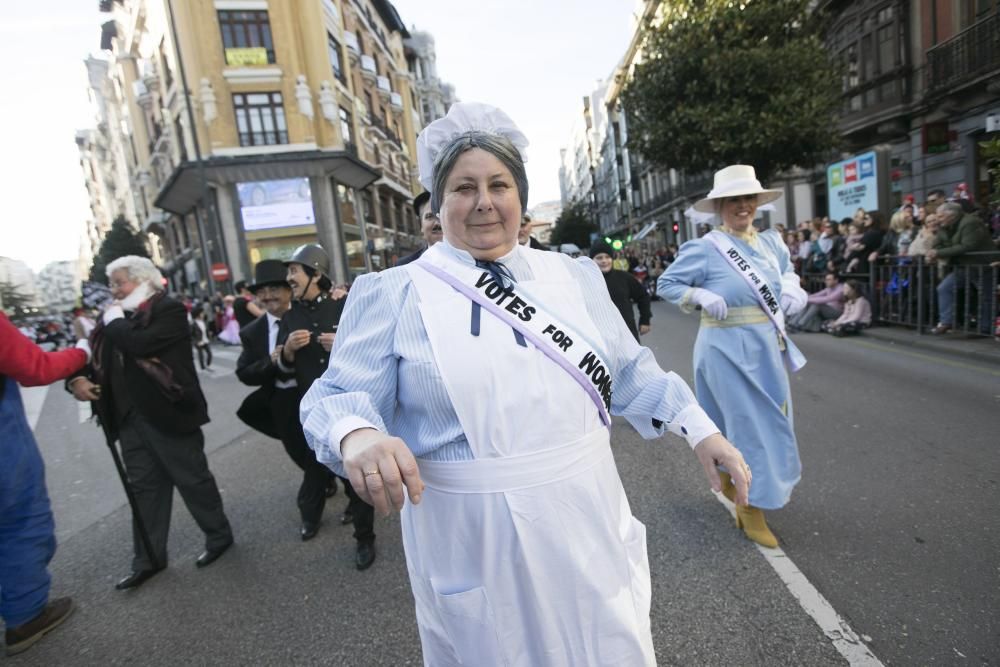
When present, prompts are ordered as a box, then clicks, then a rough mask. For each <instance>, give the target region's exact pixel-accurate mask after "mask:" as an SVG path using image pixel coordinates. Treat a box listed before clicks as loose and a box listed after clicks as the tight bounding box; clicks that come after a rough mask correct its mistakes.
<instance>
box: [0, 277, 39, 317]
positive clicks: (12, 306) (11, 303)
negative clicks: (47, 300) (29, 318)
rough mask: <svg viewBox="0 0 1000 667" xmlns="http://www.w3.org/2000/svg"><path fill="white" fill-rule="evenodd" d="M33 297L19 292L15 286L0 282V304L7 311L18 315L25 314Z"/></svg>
mask: <svg viewBox="0 0 1000 667" xmlns="http://www.w3.org/2000/svg"><path fill="white" fill-rule="evenodd" d="M33 302H34V299H33V298H32V297H31V296H29V295H27V294H25V293H23V292H21V291H20V290H19V289H18V288H17V286H15V285H13V284H11V283H8V282H0V306H2V307H3V309H4V310H5V311H7V312H8V313H10V314H12V315H14V316H18V315H25V314H27V312H28V310H29V308H30V307H31V304H32V303H33Z"/></svg>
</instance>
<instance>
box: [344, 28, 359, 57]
mask: <svg viewBox="0 0 1000 667" xmlns="http://www.w3.org/2000/svg"><path fill="white" fill-rule="evenodd" d="M344 46H346V47H347V55H348V56H349V57H350V58H351V60H353V61H354V62H357V60H358V57H359V56H360V55H361V47H360V46H359V45H358V36H357V35H355V34H354V33H353V32H345V33H344Z"/></svg>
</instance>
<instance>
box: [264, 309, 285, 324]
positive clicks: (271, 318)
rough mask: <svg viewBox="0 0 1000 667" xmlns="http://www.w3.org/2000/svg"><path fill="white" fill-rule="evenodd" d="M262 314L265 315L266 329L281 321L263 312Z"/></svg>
mask: <svg viewBox="0 0 1000 667" xmlns="http://www.w3.org/2000/svg"><path fill="white" fill-rule="evenodd" d="M264 314H265V315H267V326H268V327H274V323H275V322H280V321H281V318H280V317H275V316H274V315H272V314H271V313H268V312H265V313H264Z"/></svg>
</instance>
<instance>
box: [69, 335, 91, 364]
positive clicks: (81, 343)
mask: <svg viewBox="0 0 1000 667" xmlns="http://www.w3.org/2000/svg"><path fill="white" fill-rule="evenodd" d="M73 347H75V348H76V349H78V350H83V351H84V352H86V353H87V361H90V357H91V356H93V353H92V352H91V351H90V342H89V341H88V340H87V339H86V338H81V339H80V340H78V341H76V345H74V346H73Z"/></svg>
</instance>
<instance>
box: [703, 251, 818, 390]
mask: <svg viewBox="0 0 1000 667" xmlns="http://www.w3.org/2000/svg"><path fill="white" fill-rule="evenodd" d="M706 238H707V239H708V240H709V241H711V242H712V245H713V246H715V249H716V250H717V251H718V252H719V254H720V255H722V258H723V259H725V260H726V263H727V264H729V266H730V268H732V270H733V271H735V272H736V273H738V274H739V275H740V277H741V278H743V280H744V281H745V282H746V284H747V285H749V286H750V291H752V292H753V295H754V297H755V298H756V299H757V303H759V304H760V307H761V308H762V309H763V311H764V313H765V314H766V315H767V317H768V319H770V320H771V324H772V325H774V328H775V330H777V332H778V336H780V338H781V340H782V342H783V343H784V345H785V349H784V356H785V363H786V364H788V368H789V369H790V370H791V371H792V372H793V373H794V372H796V371H798V370H799V369H801V368H802V367H803V366H805V365H806V358H805V355H803V354H802V352H801V351H800V350H799V348H797V347H796V346H795V343H793V342H792V339H791V338H789V337H788V334H786V333H785V314H784V313H783V312H781V303H780V301H779V299H780V296H779V295H778V293H777V292H775V291H774V289H773V288H772V287H771V286H770V285H769V284H768V282H767V280H766V279H765V278H764V273H762V272H761V270H760V269H758V268H757V267H756V266H755V265H754V263H753V262H752V261H750V259H749V258H747V257H744V256H743V253H742V252H740V249H739V248H737V247H736V245H735V244H734V243H733V241H732V239H730V238H729V236H727V235H726V234H723V233H722V232H720V231H711V232H709V233H708V235H707V236H706ZM778 270H779V271H780V268H779V269H778Z"/></svg>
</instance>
